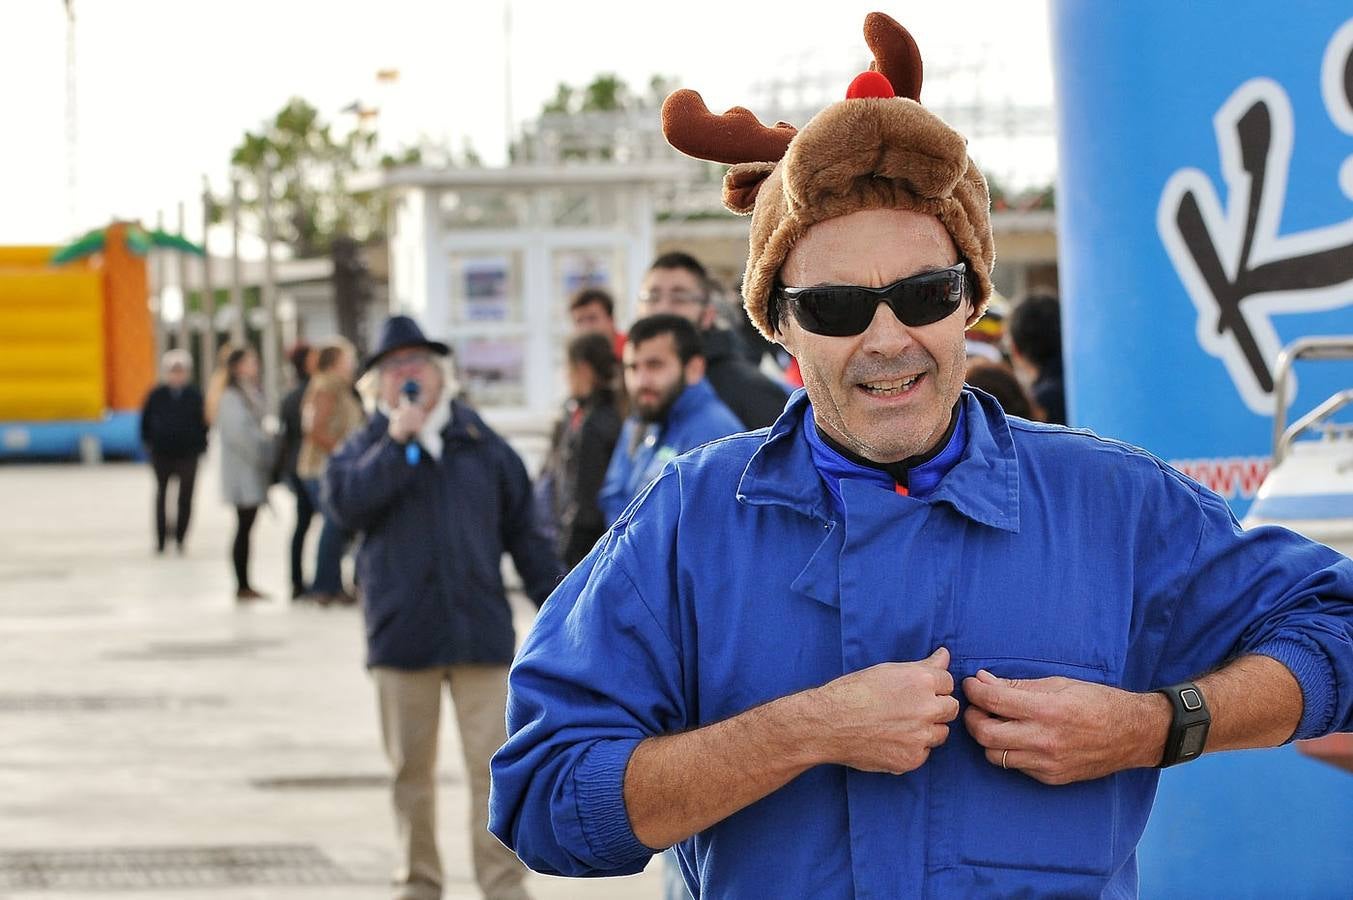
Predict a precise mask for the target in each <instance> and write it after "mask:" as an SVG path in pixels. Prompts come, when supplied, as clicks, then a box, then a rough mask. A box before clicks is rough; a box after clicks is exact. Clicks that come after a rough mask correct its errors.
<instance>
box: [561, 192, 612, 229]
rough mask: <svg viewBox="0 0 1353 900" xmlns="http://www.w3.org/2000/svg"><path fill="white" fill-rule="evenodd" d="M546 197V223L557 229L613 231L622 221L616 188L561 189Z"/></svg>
mask: <svg viewBox="0 0 1353 900" xmlns="http://www.w3.org/2000/svg"><path fill="white" fill-rule="evenodd" d="M544 198H545V209H546V223H547V224H548V225H551V226H553V227H555V228H614V227H616V226H618V225H620V224H621V221H622V214H621V196H620V191H619V190H618V189H616V188H614V187H600V186H598V187H590V188H587V187H584V188H558V189H556V190H553V191H548V192H546V193H545V194H544Z"/></svg>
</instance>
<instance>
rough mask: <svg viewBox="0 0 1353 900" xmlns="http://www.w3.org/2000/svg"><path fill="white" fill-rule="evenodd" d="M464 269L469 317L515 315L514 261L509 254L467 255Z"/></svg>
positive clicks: (471, 319) (506, 317)
mask: <svg viewBox="0 0 1353 900" xmlns="http://www.w3.org/2000/svg"><path fill="white" fill-rule="evenodd" d="M462 272H463V275H462V277H463V279H464V283H463V289H464V297H465V321H467V322H507V321H509V320H510V319H511V318H512V293H511V290H512V284H511V277H510V276H511V261H510V260H509V259H508V258H507V257H505V256H491V257H478V258H476V259H467V260H466V261H465V264H464V268H463V269H462Z"/></svg>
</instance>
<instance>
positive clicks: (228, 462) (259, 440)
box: [216, 347, 275, 601]
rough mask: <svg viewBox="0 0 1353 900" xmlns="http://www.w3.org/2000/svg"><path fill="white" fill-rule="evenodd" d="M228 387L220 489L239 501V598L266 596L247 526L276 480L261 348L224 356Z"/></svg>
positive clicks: (220, 420) (235, 556)
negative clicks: (253, 578) (258, 584)
mask: <svg viewBox="0 0 1353 900" xmlns="http://www.w3.org/2000/svg"><path fill="white" fill-rule="evenodd" d="M226 373H227V378H226V389H225V391H224V393H222V394H221V404H220V407H219V408H218V409H217V412H216V429H217V431H218V433H219V434H220V437H221V490H222V492H223V493H224V494H225V499H226V502H227V503H229V504H231V505H232V506H234V507H235V512H236V514H237V516H238V525H237V526H236V529H235V542H234V545H233V546H232V548H231V561H232V562H233V563H234V565H235V599H236V600H240V601H248V600H259V599H262V598H263V597H264V595H263V594H260V593H259V592H258V591H256V590H254V589H253V587H252V586H250V584H249V532H250V531H251V530H252V529H253V527H254V519H255V517H256V516H257V515H258V508H259V507H260V506H262V505H263V504H264V503H265V502H266V501H267V498H268V485H269V482H270V481H271V480H272V467H273V456H274V453H275V448H274V445H273V439H272V438H271V437H270V436H269V435H268V433H267V431H266V430H265V429H264V427H263V408H264V407H263V394H262V393H261V391H260V390H259V386H258V354H257V353H255V352H254V351H253V349H252V348H249V347H242V348H240V349H238V350H235V351H233V352H232V353H231V354H230V356H228V357H227V358H226Z"/></svg>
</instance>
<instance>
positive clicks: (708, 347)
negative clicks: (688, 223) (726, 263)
mask: <svg viewBox="0 0 1353 900" xmlns="http://www.w3.org/2000/svg"><path fill="white" fill-rule="evenodd" d="M655 313H671V314H673V315H678V316H681V317H682V318H683V319H687V320H688V321H690V322H691V324H693V325H694V326H695V327H696V329H698V330H699V332H700V344H701V347H702V348H703V350H704V356H705V377H706V378H707V379H708V380H709V384H710V387H712V388H714V393H716V394H718V395H719V399H720V400H722V401H723V402H724V405H725V406H727V407H728V408H729V409H731V410H732V411H733V415H735V416H737V417H738V420H739V421H740V422H742V424H743V427H745V428H747V429H756V428H765V427H766V426H768V425H770V424H771V423H772V422H774V421H775V420H776V419H777V418H778V417H779V415H780V413H781V412H783V411H784V408H785V401H786V400H788V399H789V390H788V389H787V388H786V387H785V386H784V385H783V384H780V383H779V382H777V381H775V380H774V379H772V378H768V377H767V376H766V375H765V374H763V373H762V372H761V370H760V369H758V368H757V367H756V366H754V365H752V364H751V363H750V362H748V360H747V356H746V350H745V348H744V347H743V346H742V341H741V339H740V338H739V337H738V335H737V333H736V332H734V331H731V330H730V329H727V328H721V327H719V326H718V325H717V324H716V320H717V318H718V317H717V315H716V311H715V309H714V304H713V302H712V301H711V297H710V280H709V275H708V274H707V273H706V272H705V267H704V266H702V265H701V264H700V261H699V260H697V259H696V258H695V257H693V256H691V255H690V254H688V253H679V252H674V253H664V254H663V255H662V256H659V257H658V258H657V259H655V260H653V265H651V266H649V269H648V272H647V274H645V275H644V281H643V285H642V287H641V289H640V292H639V314H640V315H641V316H651V315H654V314H655Z"/></svg>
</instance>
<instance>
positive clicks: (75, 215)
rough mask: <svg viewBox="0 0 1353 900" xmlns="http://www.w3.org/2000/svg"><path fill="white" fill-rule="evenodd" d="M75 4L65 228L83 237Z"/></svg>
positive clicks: (69, 47) (70, 24)
mask: <svg viewBox="0 0 1353 900" xmlns="http://www.w3.org/2000/svg"><path fill="white" fill-rule="evenodd" d="M76 74H77V73H76V66H75V3H74V0H66V220H67V221H66V227H67V229H68V230H69V233H70V234H71V235H77V234H79V233H80V206H79V196H80V159H79V148H80V141H79V124H80V120H79V115H78V111H77V109H76V105H75V101H76V92H75V85H76Z"/></svg>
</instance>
